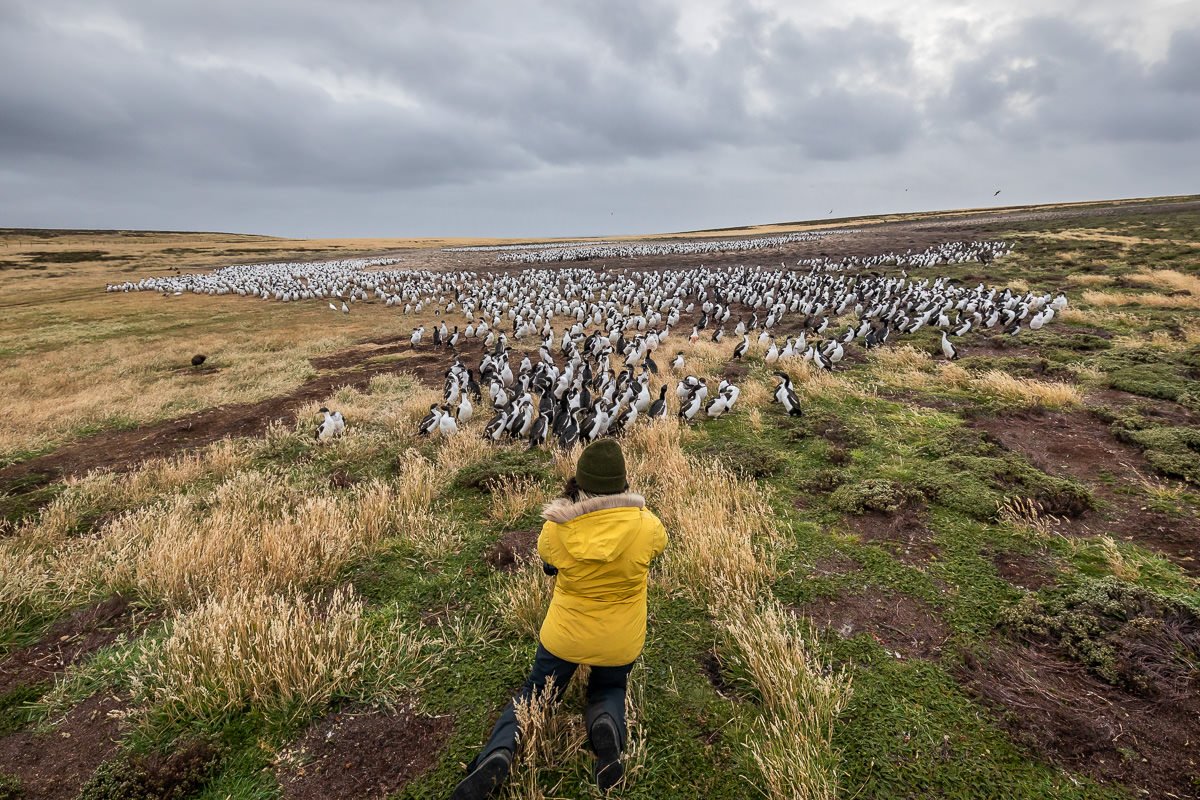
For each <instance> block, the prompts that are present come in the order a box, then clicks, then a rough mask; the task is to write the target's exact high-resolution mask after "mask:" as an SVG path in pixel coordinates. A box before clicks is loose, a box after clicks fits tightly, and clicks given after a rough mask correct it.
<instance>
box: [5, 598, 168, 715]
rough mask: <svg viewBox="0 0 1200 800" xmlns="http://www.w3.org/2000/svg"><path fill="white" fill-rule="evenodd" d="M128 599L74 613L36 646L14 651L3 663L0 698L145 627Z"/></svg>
mask: <svg viewBox="0 0 1200 800" xmlns="http://www.w3.org/2000/svg"><path fill="white" fill-rule="evenodd" d="M147 622H148V620H147V619H146V618H145V617H144V615H143V617H142V618H141V619H139V617H138V614H137V612H136V609H135V608H134V606H133V605H132V604H131V602H130V600H129V599H128V598H124V597H110V598H108V599H107V600H104V601H101V602H99V603H97V604H95V605H92V606H88V607H87V608H82V609H79V610H77V611H73V612H71V613H70V614H69V615H67V616H66V617H65V618H63V619H61V620H59V621H58V622H56V623H55V624H54V625H53V626H52V627H51V628H50V630H49V631H47V632H46V635H45V636H43V637H42V640H41V641H39V642H37V643H36V644H32V645H29V646H28V647H22V648H20V649H19V650H14V651H13V652H11V653H9V654H8V655H7V656H5V657H4V658H3V660H0V695H5V694H7V693H9V692H11V691H12V690H13V689H16V688H17V687H18V686H24V685H28V684H37V683H41V682H43V681H46V680H49V679H51V678H53V677H54V675H55V674H57V673H59V672H61V671H62V670H64V669H66V668H67V667H69V666H71V665H72V664H76V663H78V662H80V661H82V660H83V659H85V658H86V657H88V656H89V655H91V654H92V653H94V652H96V651H97V650H99V649H100V648H102V647H105V646H107V645H110V644H112V643H113V641H115V640H116V638H117V637H118V636H120V635H121V634H122V633H129V632H132V631H134V630H136V629H137V628H139V627H142V626H144V625H145V624H146V623H147Z"/></svg>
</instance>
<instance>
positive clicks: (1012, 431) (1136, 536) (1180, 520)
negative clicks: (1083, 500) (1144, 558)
mask: <svg viewBox="0 0 1200 800" xmlns="http://www.w3.org/2000/svg"><path fill="white" fill-rule="evenodd" d="M971 425H972V427H974V428H977V429H979V430H983V431H986V432H987V433H988V434H989V436H990V437H991V439H992V440H993V441H995V442H998V443H999V444H1000V445H1001V446H1003V447H1005V448H1007V449H1009V450H1013V451H1015V452H1018V453H1021V454H1022V455H1023V456H1025V458H1027V459H1028V460H1029V462H1030V463H1031V464H1033V465H1034V466H1035V467H1037V468H1038V469H1041V470H1042V471H1044V472H1047V473H1049V474H1051V475H1056V476H1059V477H1068V478H1074V479H1075V480H1077V481H1079V482H1081V483H1083V484H1085V485H1086V486H1088V488H1090V489H1091V490H1092V493H1093V494H1094V495H1095V496H1096V497H1097V499H1099V500H1100V501H1101V505H1102V507H1101V508H1098V509H1096V510H1093V511H1085V512H1084V513H1083V514H1081V515H1080V516H1078V517H1077V518H1074V519H1069V520H1061V521H1060V522H1059V523H1058V526H1057V528H1058V530H1059V531H1061V532H1062V533H1065V534H1068V535H1072V536H1097V535H1101V534H1105V535H1109V536H1113V537H1116V538H1121V539H1125V540H1126V541H1131V542H1136V543H1137V544H1139V545H1142V546H1143V547H1147V548H1149V549H1151V550H1157V551H1158V552H1160V553H1162V554H1163V555H1164V556H1166V557H1167V558H1169V559H1171V560H1172V561H1174V562H1175V563H1176V564H1178V565H1179V567H1180V568H1181V569H1183V570H1184V571H1185V572H1187V573H1189V574H1191V575H1200V561H1197V557H1196V556H1197V550H1198V548H1200V544H1198V543H1200V524H1198V523H1197V522H1196V521H1195V520H1194V519H1191V518H1184V517H1172V516H1169V515H1167V514H1163V513H1160V512H1157V511H1154V510H1152V509H1149V508H1147V507H1146V506H1145V505H1144V503H1145V495H1144V492H1145V490H1144V489H1143V487H1142V485H1141V481H1142V480H1144V479H1147V478H1148V476H1150V475H1152V474H1153V469H1152V468H1151V467H1150V466H1149V464H1147V463H1146V459H1145V458H1144V457H1143V456H1142V454H1141V452H1140V451H1139V450H1138V449H1137V448H1136V447H1134V446H1132V445H1129V444H1125V443H1123V442H1120V441H1118V440H1117V439H1116V438H1115V437H1114V436H1113V435H1112V433H1111V432H1110V431H1109V429H1108V426H1107V425H1106V424H1105V423H1104V421H1103V420H1101V419H1100V418H1099V417H1097V416H1096V415H1095V414H1093V413H1091V412H1088V411H1079V412H1046V413H1038V412H1025V413H1021V414H1014V415H1009V416H1004V417H987V418H977V419H975V420H973V421H972V422H971Z"/></svg>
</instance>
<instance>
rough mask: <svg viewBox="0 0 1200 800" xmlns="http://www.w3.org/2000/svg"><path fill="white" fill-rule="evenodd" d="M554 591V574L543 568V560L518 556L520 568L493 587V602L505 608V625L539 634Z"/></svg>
mask: <svg viewBox="0 0 1200 800" xmlns="http://www.w3.org/2000/svg"><path fill="white" fill-rule="evenodd" d="M553 594H554V578H552V577H550V576H548V575H546V573H545V572H543V571H542V565H541V562H540V561H539V560H538V559H536V558H534V559H528V560H526V559H524V558H518V561H517V568H516V569H515V570H514V571H513V572H512V573H511V574H509V575H506V576H504V577H503V578H501V579H500V583H499V584H498V585H497V587H496V588H495V589H494V590H493V591H492V602H493V605H494V606H495V607H496V608H499V609H504V613H503V614H500V615H498V617H499V619H500V621H501V623H502V624H503V625H504V626H505V627H507V628H508V629H510V630H511V631H513V632H514V633H517V634H519V635H521V636H529V637H533V638H537V636H538V632H539V631H540V630H541V629H542V620H543V619H544V618H545V616H546V610H547V609H548V608H549V607H550V598H551V597H552V596H553Z"/></svg>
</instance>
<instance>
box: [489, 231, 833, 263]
mask: <svg viewBox="0 0 1200 800" xmlns="http://www.w3.org/2000/svg"><path fill="white" fill-rule="evenodd" d="M838 233H857V231H854V230H836V231H806V232H803V233H788V234H784V235H783V236H759V237H757V238H753V239H717V240H713V239H694V240H687V241H678V242H663V243H661V244H636V243H631V244H615V243H603V242H602V243H598V244H594V245H572V246H569V247H543V246H540V245H538V246H532V247H531V246H529V245H521V246H513V247H511V248H510V249H512V250H515V251H517V252H512V253H504V254H503V255H500V256H499V257H497V259H496V260H497V261H500V262H504V263H519V264H549V263H553V262H556V261H591V260H594V259H597V258H636V257H639V256H670V255H705V254H708V253H742V252H747V251H750V250H763V249H766V248H770V247H779V246H780V245H785V244H791V243H793V242H815V241H817V240H818V239H820V238H822V237H824V236H832V235H834V234H838Z"/></svg>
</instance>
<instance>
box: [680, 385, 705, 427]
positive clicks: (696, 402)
mask: <svg viewBox="0 0 1200 800" xmlns="http://www.w3.org/2000/svg"><path fill="white" fill-rule="evenodd" d="M702 400H703V398H702V397H701V396H700V393H699V392H696V391H693V392H692V393H691V394H689V395H688V398H687V400H686V401H685V402H684V403H683V404H682V405H681V406H680V407H679V418H680V419H684V420H687V421H688V422H691V421H692V420H693V419H695V417H696V414H697V412H699V411H700V403H701V402H702Z"/></svg>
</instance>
